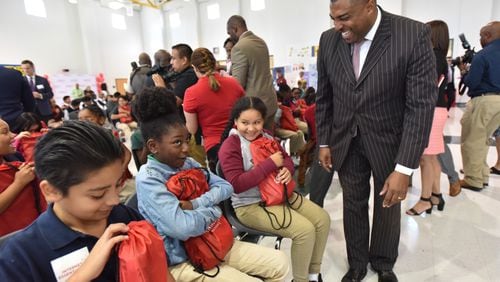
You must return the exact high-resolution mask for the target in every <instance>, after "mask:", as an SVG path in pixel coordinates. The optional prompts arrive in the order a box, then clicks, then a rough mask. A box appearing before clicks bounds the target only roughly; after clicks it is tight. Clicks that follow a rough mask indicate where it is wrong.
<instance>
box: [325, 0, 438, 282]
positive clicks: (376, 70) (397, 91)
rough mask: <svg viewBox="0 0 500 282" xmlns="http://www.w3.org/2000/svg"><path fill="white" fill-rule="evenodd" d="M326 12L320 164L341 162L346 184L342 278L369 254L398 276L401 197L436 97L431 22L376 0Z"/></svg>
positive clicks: (360, 269) (341, 2)
mask: <svg viewBox="0 0 500 282" xmlns="http://www.w3.org/2000/svg"><path fill="white" fill-rule="evenodd" d="M330 16H331V18H332V19H333V21H334V24H335V28H333V29H330V30H327V31H325V32H324V33H323V34H322V35H321V39H320V44H319V53H318V92H317V95H318V96H317V109H316V119H317V132H318V133H317V134H318V144H319V145H320V149H319V161H320V164H321V165H322V166H323V168H325V169H326V170H328V171H330V170H332V169H333V170H335V171H338V173H339V178H340V184H341V185H342V190H343V212H344V214H343V217H344V232H345V237H346V244H347V256H348V261H349V271H348V272H347V273H346V275H345V276H344V277H343V279H342V281H361V280H362V279H363V278H364V277H365V275H366V271H367V270H366V267H367V265H368V263H370V264H371V266H372V268H373V269H374V270H375V271H376V272H377V273H378V276H379V281H397V277H396V275H395V274H394V272H393V270H392V269H393V266H394V264H395V262H396V258H397V256H398V245H399V235H400V217H401V205H400V202H401V201H402V200H404V199H405V198H406V193H407V189H408V182H409V176H410V175H411V174H412V172H413V170H414V169H415V168H417V167H418V163H419V159H420V157H421V155H422V152H423V150H424V148H425V147H426V146H427V143H428V139H429V133H430V128H431V123H432V117H433V111H434V106H435V104H436V98H437V86H436V81H437V77H436V71H435V59H434V55H433V52H432V44H431V41H430V36H429V35H430V30H429V29H428V28H427V27H426V26H425V25H424V24H422V23H419V22H416V21H413V20H410V19H408V18H404V17H400V16H396V15H392V14H389V13H387V12H385V11H383V10H382V9H381V8H380V7H378V6H377V4H376V1H375V0H331V1H330ZM372 175H373V179H374V201H373V209H374V211H373V225H372V230H371V242H369V238H370V225H369V218H368V199H369V197H370V189H371V188H370V177H371V176H372Z"/></svg>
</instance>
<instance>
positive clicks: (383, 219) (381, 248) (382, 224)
mask: <svg viewBox="0 0 500 282" xmlns="http://www.w3.org/2000/svg"><path fill="white" fill-rule="evenodd" d="M373 165H380V166H383V169H379V168H377V169H376V170H373V169H372V166H373ZM393 166H394V164H393V159H392V160H391V156H387V158H386V159H385V160H375V161H374V164H370V161H369V160H368V158H367V155H366V152H365V149H364V146H363V144H362V139H361V137H359V135H358V137H356V138H354V139H353V140H352V141H351V144H350V147H349V151H348V153H347V157H346V159H345V160H344V162H343V163H342V166H341V167H340V169H339V171H338V173H339V179H340V184H341V186H342V193H343V206H344V207H343V211H344V215H343V217H344V234H345V239H346V245H347V258H348V261H349V266H350V267H351V268H356V269H365V268H366V266H367V264H368V262H370V263H371V265H372V267H373V268H374V269H375V270H391V269H392V268H393V266H394V263H395V262H396V258H397V256H398V246H399V235H400V225H401V222H400V220H401V205H400V204H395V205H394V206H392V207H390V208H383V207H382V202H383V197H382V196H379V193H380V191H382V188H383V185H384V182H385V180H386V178H387V177H388V176H389V174H390V172H392V170H393ZM391 167H392V168H391ZM376 171H383V173H381V174H386V175H378V173H376ZM372 172H373V178H374V192H373V193H374V199H373V201H374V203H373V226H372V229H371V242H370V244H369V243H368V241H369V238H370V223H369V218H368V200H369V198H370V190H371V187H370V176H371V174H372Z"/></svg>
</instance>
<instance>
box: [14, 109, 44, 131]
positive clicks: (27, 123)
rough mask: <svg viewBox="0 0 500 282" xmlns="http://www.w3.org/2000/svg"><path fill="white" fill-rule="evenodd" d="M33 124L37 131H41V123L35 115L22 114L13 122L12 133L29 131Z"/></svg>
mask: <svg viewBox="0 0 500 282" xmlns="http://www.w3.org/2000/svg"><path fill="white" fill-rule="evenodd" d="M34 124H36V125H38V128H39V129H42V121H41V120H40V118H39V117H38V116H37V115H36V114H34V113H30V112H25V113H22V114H21V115H20V116H19V117H17V119H16V121H15V122H14V127H13V128H12V132H14V133H19V132H21V131H29V129H30V127H31V126H33V125H34Z"/></svg>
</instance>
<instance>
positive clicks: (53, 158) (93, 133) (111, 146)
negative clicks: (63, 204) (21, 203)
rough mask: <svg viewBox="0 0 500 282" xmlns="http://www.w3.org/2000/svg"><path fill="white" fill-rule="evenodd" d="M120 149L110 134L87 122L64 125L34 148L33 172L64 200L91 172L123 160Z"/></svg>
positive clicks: (47, 135)
mask: <svg viewBox="0 0 500 282" xmlns="http://www.w3.org/2000/svg"><path fill="white" fill-rule="evenodd" d="M123 153H124V152H123V148H122V145H121V143H120V141H119V140H118V139H117V138H115V137H114V136H113V134H112V133H111V131H109V130H107V129H104V128H102V127H100V126H98V125H95V124H93V123H90V122H86V121H66V122H64V124H63V126H61V127H58V128H54V129H52V130H51V131H49V132H48V133H47V134H46V135H45V136H43V137H42V138H41V139H40V141H39V142H38V143H37V144H36V147H35V163H36V166H35V170H36V174H37V175H38V177H39V178H40V179H41V180H47V181H48V182H49V183H50V184H52V185H53V186H54V187H56V189H58V190H59V191H60V192H61V193H62V194H63V196H66V195H67V194H68V189H69V188H70V187H71V186H74V185H78V184H80V183H82V182H84V181H85V179H86V178H87V177H88V175H90V174H91V173H92V172H95V171H97V170H99V169H101V168H103V167H105V166H108V165H110V164H112V163H113V162H115V161H117V160H120V159H122V156H123Z"/></svg>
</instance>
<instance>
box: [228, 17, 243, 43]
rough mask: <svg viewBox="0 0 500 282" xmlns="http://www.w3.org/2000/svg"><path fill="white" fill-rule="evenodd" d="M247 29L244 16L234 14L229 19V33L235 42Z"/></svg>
mask: <svg viewBox="0 0 500 282" xmlns="http://www.w3.org/2000/svg"><path fill="white" fill-rule="evenodd" d="M247 30H248V29H247V23H246V22H245V19H244V18H243V17H242V16H239V15H234V16H231V17H230V18H229V19H228V20H227V34H228V35H229V37H230V38H231V40H233V41H234V42H237V41H238V39H239V38H240V36H241V35H242V34H243V33H244V32H245V31H247Z"/></svg>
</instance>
